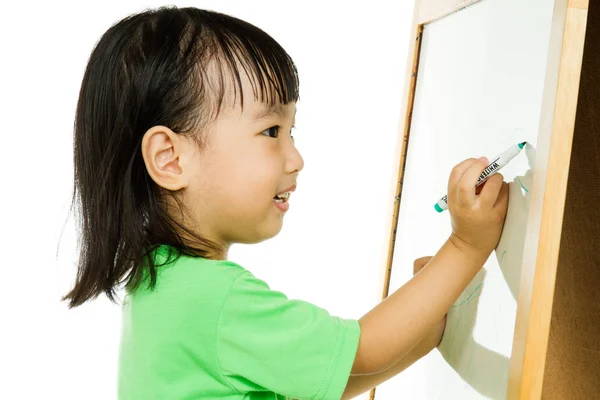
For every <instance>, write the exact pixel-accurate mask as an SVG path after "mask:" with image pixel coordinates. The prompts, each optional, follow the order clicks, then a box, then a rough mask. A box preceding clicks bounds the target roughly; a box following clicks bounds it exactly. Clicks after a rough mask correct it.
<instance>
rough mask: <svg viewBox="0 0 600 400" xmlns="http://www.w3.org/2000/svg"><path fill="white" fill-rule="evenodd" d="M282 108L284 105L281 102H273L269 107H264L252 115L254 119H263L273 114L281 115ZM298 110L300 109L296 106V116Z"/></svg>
mask: <svg viewBox="0 0 600 400" xmlns="http://www.w3.org/2000/svg"><path fill="white" fill-rule="evenodd" d="M281 110H282V107H281V106H280V105H279V104H273V105H271V106H269V107H265V108H262V109H261V110H259V111H257V112H255V113H254V115H253V116H252V118H253V119H252V121H257V120H259V119H263V118H265V117H268V116H269V115H271V114H278V115H279V116H281V115H282V113H281ZM296 111H298V109H297V108H294V118H295V117H296Z"/></svg>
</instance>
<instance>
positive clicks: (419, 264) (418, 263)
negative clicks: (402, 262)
mask: <svg viewBox="0 0 600 400" xmlns="http://www.w3.org/2000/svg"><path fill="white" fill-rule="evenodd" d="M432 258H433V257H421V258H417V259H416V260H415V262H414V264H413V275H416V274H417V272H419V271H420V270H422V269H423V267H424V266H425V265H427V263H428V262H429V261H430V260H431V259H432Z"/></svg>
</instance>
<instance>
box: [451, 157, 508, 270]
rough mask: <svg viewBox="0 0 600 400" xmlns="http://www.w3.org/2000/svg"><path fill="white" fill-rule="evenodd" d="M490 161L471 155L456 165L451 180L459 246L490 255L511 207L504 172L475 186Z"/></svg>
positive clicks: (454, 236) (454, 230) (455, 236)
mask: <svg viewBox="0 0 600 400" xmlns="http://www.w3.org/2000/svg"><path fill="white" fill-rule="evenodd" d="M487 165H488V162H487V159H485V157H482V158H480V159H478V160H477V159H474V158H470V159H467V160H465V161H463V162H461V163H460V164H458V165H456V166H455V167H454V169H453V170H452V173H451V174H450V179H449V180H448V210H449V212H450V219H451V223H452V235H451V237H450V240H451V242H452V243H453V244H454V245H456V246H457V247H458V248H459V249H461V250H468V251H475V252H477V253H478V254H480V255H483V256H485V257H486V258H487V256H489V255H490V253H491V252H492V251H493V250H494V249H495V248H496V246H497V245H498V242H499V241H500V235H501V234H502V228H503V226H504V220H505V218H506V210H507V208H508V184H507V183H506V182H504V177H503V176H502V174H495V175H493V176H492V177H491V178H489V179H488V180H487V181H486V182H485V183H484V184H483V185H482V186H480V187H479V188H478V190H477V191H476V190H475V184H476V183H477V179H478V178H479V176H480V175H481V173H482V172H483V170H484V169H485V168H486V167H487ZM477 193H479V194H477Z"/></svg>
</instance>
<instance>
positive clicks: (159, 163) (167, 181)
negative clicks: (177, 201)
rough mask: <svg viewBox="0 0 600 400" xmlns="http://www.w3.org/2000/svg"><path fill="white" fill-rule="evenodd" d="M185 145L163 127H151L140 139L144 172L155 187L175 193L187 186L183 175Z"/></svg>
mask: <svg viewBox="0 0 600 400" xmlns="http://www.w3.org/2000/svg"><path fill="white" fill-rule="evenodd" d="M186 148H187V143H185V142H184V141H183V137H182V136H180V135H177V134H176V133H175V132H173V131H172V130H171V129H169V128H167V127H165V126H160V125H158V126H153V127H152V128H150V129H148V130H147V131H146V133H145V134H144V137H143V138H142V157H143V158H144V164H146V170H147V171H148V174H149V175H150V177H151V178H152V180H153V181H154V182H156V184H157V185H159V186H161V187H163V188H165V189H168V190H171V191H177V190H180V189H183V188H186V187H187V186H188V180H187V179H188V178H187V176H186V175H185V174H184V173H183V172H184V171H183V159H185V154H186Z"/></svg>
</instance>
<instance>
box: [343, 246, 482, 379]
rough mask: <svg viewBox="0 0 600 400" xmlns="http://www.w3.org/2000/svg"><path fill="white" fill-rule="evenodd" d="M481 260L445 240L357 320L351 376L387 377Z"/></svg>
mask: <svg viewBox="0 0 600 400" xmlns="http://www.w3.org/2000/svg"><path fill="white" fill-rule="evenodd" d="M486 259H487V255H486V254H477V253H475V252H469V251H464V250H461V249H460V248H459V247H458V246H456V245H455V244H454V242H453V241H452V240H448V241H447V242H446V243H445V244H444V246H442V248H441V249H440V251H439V252H438V253H437V254H436V255H435V257H433V259H432V260H431V261H430V262H429V263H428V264H427V265H426V266H425V267H424V268H423V270H421V272H420V273H419V274H417V275H416V276H415V277H413V279H411V280H410V281H408V282H407V283H406V284H405V285H404V286H402V287H401V288H400V289H398V290H397V291H396V292H394V293H393V294H392V295H391V296H389V297H387V298H386V299H385V300H384V301H382V302H381V303H379V304H378V305H377V306H376V307H375V308H373V309H372V310H371V311H369V312H368V313H367V314H365V315H364V316H363V317H362V318H361V319H360V320H359V323H360V326H361V336H360V341H359V344H358V351H357V354H356V357H357V359H356V360H355V362H354V365H353V368H352V374H361V375H362V374H374V373H379V372H383V371H386V370H387V369H389V368H390V367H392V366H393V365H394V364H395V363H396V362H397V361H398V360H399V359H401V358H403V357H404V356H405V355H406V354H408V353H409V352H410V351H411V349H412V348H413V347H414V346H415V345H416V344H417V343H418V342H419V341H420V339H421V338H423V337H424V336H425V335H426V334H427V333H428V332H430V331H431V330H432V329H433V328H434V325H435V324H436V323H438V322H439V321H440V320H441V319H442V318H443V317H444V315H445V314H446V312H447V311H448V310H449V309H450V307H451V306H452V303H454V301H456V299H457V298H458V296H460V294H461V293H462V291H463V290H464V289H465V287H466V286H467V285H468V283H469V282H470V281H471V280H472V279H473V278H474V277H475V275H476V274H477V272H478V271H479V269H480V268H481V266H482V265H483V264H484V262H485V260H486ZM390 332H398V334H395V335H392V334H390Z"/></svg>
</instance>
